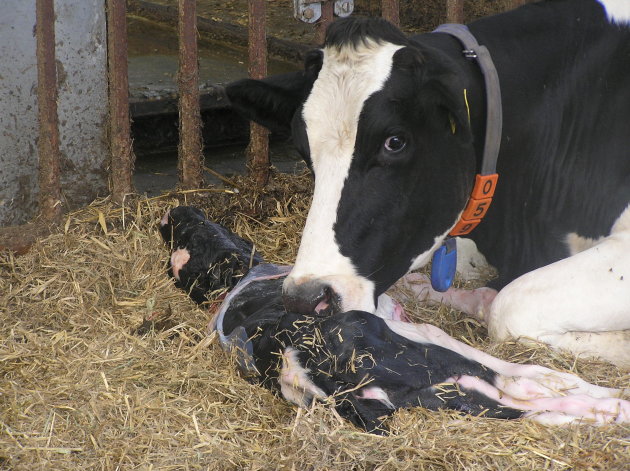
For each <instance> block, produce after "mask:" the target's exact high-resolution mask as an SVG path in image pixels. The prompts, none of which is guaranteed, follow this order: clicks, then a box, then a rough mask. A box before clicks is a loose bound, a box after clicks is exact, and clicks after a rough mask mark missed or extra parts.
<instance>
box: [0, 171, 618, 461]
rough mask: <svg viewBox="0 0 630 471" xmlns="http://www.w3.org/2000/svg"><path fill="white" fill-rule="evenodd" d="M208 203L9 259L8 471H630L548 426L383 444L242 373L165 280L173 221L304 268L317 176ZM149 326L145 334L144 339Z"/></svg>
mask: <svg viewBox="0 0 630 471" xmlns="http://www.w3.org/2000/svg"><path fill="white" fill-rule="evenodd" d="M236 183H237V185H239V187H240V188H241V191H240V192H238V193H235V192H226V191H225V190H223V189H209V190H208V191H204V192H201V193H175V194H171V195H165V196H163V197H160V198H157V199H149V200H147V199H142V198H137V199H133V200H130V201H128V202H127V204H126V205H125V207H124V208H122V209H121V208H117V207H115V206H113V205H112V204H110V203H109V202H107V201H99V202H95V203H93V204H92V205H91V206H90V207H88V208H86V209H84V210H81V211H79V212H75V213H73V214H70V215H69V216H68V218H67V221H66V223H65V225H64V227H61V228H59V230H57V231H56V232H55V233H53V234H52V235H51V236H49V237H47V238H46V239H44V240H41V241H40V242H38V243H36V245H35V246H33V248H32V249H31V250H30V251H29V252H28V253H27V254H26V255H23V256H21V257H17V258H15V257H13V256H12V255H11V254H9V253H3V254H1V255H0V329H1V334H0V469H11V470H29V471H30V470H40V469H41V470H44V469H45V470H52V469H55V470H63V469H72V470H76V469H103V470H115V469H142V470H144V469H156V470H157V469H160V470H197V469H199V470H201V469H211V470H229V469H248V470H249V469H251V470H256V469H261V470H265V469H293V470H310V469H313V470H350V469H352V470H363V469H382V470H390V469H391V470H398V469H401V470H402V469H413V470H424V469H426V470H438V469H447V470H467V469H479V470H486V469H501V470H507V469H514V470H516V469H528V470H529V469H536V470H542V469H593V470H615V469H618V470H622V469H629V468H630V427H628V426H627V425H625V426H606V427H601V428H596V427H591V426H587V425H583V426H573V427H569V428H555V427H544V426H541V425H537V424H534V423H530V422H527V421H511V422H508V421H499V420H492V419H484V418H473V417H466V416H461V415H458V414H455V413H450V412H427V411H424V410H421V409H414V410H408V411H400V412H398V413H397V414H396V415H395V416H394V418H393V419H392V420H391V421H390V422H389V424H390V428H391V435H390V436H386V437H378V436H372V435H368V434H366V433H363V432H361V431H359V430H358V429H356V428H354V427H353V426H352V425H350V424H349V423H347V422H344V421H342V420H341V419H340V418H339V417H338V416H337V415H336V414H335V412H334V411H333V409H332V408H331V407H328V406H327V405H326V404H317V405H315V406H314V407H313V408H312V409H309V410H298V409H297V408H295V407H293V406H291V405H289V404H288V403H286V402H285V401H283V400H282V399H281V398H278V397H275V396H274V395H273V394H271V393H270V392H269V391H267V390H265V389H262V388H260V387H258V386H256V385H251V384H249V383H248V382H247V381H245V380H244V379H243V378H241V377H240V376H239V374H238V373H237V371H236V369H235V368H234V363H233V360H232V359H231V358H229V356H228V355H226V354H225V353H224V352H223V351H222V350H221V349H220V348H219V346H218V342H217V339H216V337H215V336H214V335H210V336H208V335H207V333H206V326H207V323H208V321H209V319H210V314H209V312H208V309H212V308H213V306H216V304H215V305H212V304H210V305H209V306H205V307H202V308H200V307H197V306H196V305H194V304H193V303H192V302H191V301H190V300H189V299H188V298H187V296H186V294H185V293H183V292H180V291H178V290H177V289H176V288H175V287H174V286H173V283H172V280H169V279H168V277H167V275H166V266H167V265H166V264H167V259H168V252H167V250H166V247H165V246H164V244H163V243H162V241H161V238H160V235H159V233H158V231H157V223H158V221H159V219H160V218H161V216H162V215H163V214H164V212H165V210H166V209H167V208H169V207H172V206H175V205H178V204H194V205H197V206H199V207H201V208H203V209H204V210H206V211H207V212H208V214H209V216H210V218H212V219H214V220H215V221H217V222H221V223H223V224H226V225H227V226H228V227H229V228H231V229H233V230H235V231H236V232H237V233H238V234H240V235H241V236H243V237H247V238H250V239H252V240H254V241H255V243H256V246H257V248H258V249H259V250H260V251H261V253H262V254H263V255H264V256H265V258H266V259H267V260H268V261H270V262H274V263H289V262H291V261H292V260H293V258H294V257H295V252H296V248H297V245H298V240H299V234H300V230H301V226H302V224H303V222H304V218H305V215H306V211H307V207H308V199H309V197H308V195H309V192H310V181H309V177H308V175H306V174H304V175H299V176H287V175H276V176H275V177H274V179H273V181H272V183H271V185H270V187H269V188H268V189H267V190H266V191H265V192H264V193H263V194H257V193H254V192H251V191H247V190H244V188H247V186H248V185H249V183H248V182H247V180H245V179H239V180H238V181H237V182H236ZM406 308H407V310H408V312H410V314H411V316H412V317H413V318H414V319H415V320H416V321H420V322H423V321H424V322H431V323H434V324H436V325H438V326H439V327H441V328H443V329H445V330H446V331H447V332H449V333H450V334H451V335H453V336H455V337H457V338H459V339H463V340H465V341H468V342H469V343H471V344H472V345H474V346H475V347H478V348H482V349H484V350H486V351H489V352H490V353H492V354H495V355H498V356H500V357H502V358H504V359H507V360H510V361H519V362H536V363H540V364H543V365H545V366H550V367H553V368H557V369H562V370H567V371H571V372H573V373H577V374H579V375H581V376H582V377H584V378H585V379H586V380H588V381H591V382H595V383H597V384H601V385H604V386H611V387H627V386H628V383H629V379H630V378H629V376H628V375H627V374H626V375H624V374H622V373H621V372H619V371H618V370H616V369H615V368H613V367H611V366H609V365H607V364H605V363H600V362H595V361H585V360H579V361H576V360H574V359H573V358H571V357H569V356H565V355H561V354H558V353H555V352H552V351H550V350H548V349H547V348H545V347H542V346H541V347H539V348H531V347H524V346H521V345H516V344H513V343H506V344H502V345H499V346H493V345H491V344H489V343H488V342H487V341H486V339H485V331H484V329H483V328H482V327H480V326H478V325H477V324H476V323H475V322H474V321H472V320H470V319H466V318H463V317H462V316H461V315H460V314H458V313H456V312H453V311H451V310H448V309H446V308H443V307H442V308H439V309H433V308H432V309H428V308H426V307H424V306H422V305H421V304H419V303H417V304H413V303H412V304H408V305H407V306H406ZM141 326H142V328H141V329H138V328H139V327H141Z"/></svg>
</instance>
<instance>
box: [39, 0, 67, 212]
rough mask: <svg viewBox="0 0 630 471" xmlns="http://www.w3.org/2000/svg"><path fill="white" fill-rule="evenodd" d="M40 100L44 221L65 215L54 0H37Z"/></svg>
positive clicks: (40, 198) (40, 169)
mask: <svg viewBox="0 0 630 471" xmlns="http://www.w3.org/2000/svg"><path fill="white" fill-rule="evenodd" d="M36 21H37V25H36V33H35V34H36V43H37V46H36V47H37V103H38V108H39V109H38V115H39V140H38V144H37V150H38V153H39V214H40V217H41V218H42V219H43V220H44V221H48V222H54V221H58V220H59V219H60V216H61V181H60V160H61V153H60V151H59V118H58V116H57V66H56V63H55V8H54V5H53V0H37V3H36Z"/></svg>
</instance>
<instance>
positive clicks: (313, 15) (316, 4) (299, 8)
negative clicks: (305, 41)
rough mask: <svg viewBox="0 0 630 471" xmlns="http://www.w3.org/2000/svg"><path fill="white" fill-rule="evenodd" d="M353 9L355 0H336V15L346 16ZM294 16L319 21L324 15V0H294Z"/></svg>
mask: <svg viewBox="0 0 630 471" xmlns="http://www.w3.org/2000/svg"><path fill="white" fill-rule="evenodd" d="M329 1H332V0H329ZM353 11H354V0H335V15H336V16H338V17H340V18H345V17H346V16H350V15H351V14H352V12H353ZM293 16H294V17H295V19H296V20H300V21H303V22H304V23H315V22H317V20H319V19H320V18H321V16H322V0H320V1H317V0H293Z"/></svg>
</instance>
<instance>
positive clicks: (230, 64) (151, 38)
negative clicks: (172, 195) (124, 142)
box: [127, 18, 304, 197]
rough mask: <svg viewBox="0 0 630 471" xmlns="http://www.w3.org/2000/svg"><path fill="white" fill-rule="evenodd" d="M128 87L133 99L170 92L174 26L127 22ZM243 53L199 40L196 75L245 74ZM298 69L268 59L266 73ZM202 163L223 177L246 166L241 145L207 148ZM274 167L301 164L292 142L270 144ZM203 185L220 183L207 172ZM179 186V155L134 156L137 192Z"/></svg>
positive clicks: (217, 78)
mask: <svg viewBox="0 0 630 471" xmlns="http://www.w3.org/2000/svg"><path fill="white" fill-rule="evenodd" d="M127 29H128V43H129V88H130V93H131V94H132V95H140V94H142V95H145V96H146V95H147V94H149V95H151V94H155V95H160V94H162V93H163V92H165V91H167V92H168V91H174V90H175V89H176V86H175V74H176V72H177V60H178V58H177V53H178V51H177V39H176V36H175V32H174V30H173V29H172V28H169V27H166V26H161V25H158V24H155V23H152V22H149V21H146V20H143V19H141V18H129V19H128V23H127ZM246 61H247V58H246V52H245V51H243V50H240V49H238V48H230V47H228V46H225V45H217V44H209V43H207V42H203V41H200V42H199V76H200V82H202V83H205V82H207V83H226V82H229V81H231V80H237V79H239V78H244V77H246V76H247V64H246ZM291 70H296V66H295V65H293V64H290V63H288V62H283V61H278V60H272V61H269V72H270V73H271V74H274V73H282V72H288V71H291ZM204 154H205V158H206V162H205V165H206V166H207V167H209V168H212V169H213V170H215V171H217V172H219V173H220V174H222V175H225V176H227V177H230V176H233V175H235V174H242V173H244V172H245V171H246V167H245V145H244V144H243V145H235V146H230V147H223V148H211V149H206V150H205V152H204ZM270 154H271V159H272V164H273V166H274V167H276V168H277V169H278V170H279V171H282V172H296V171H300V170H302V169H303V168H304V164H303V163H302V162H301V160H300V159H299V157H298V156H297V155H296V152H295V150H294V149H293V148H292V146H291V145H290V143H286V142H278V143H273V144H272V146H271V152H270ZM205 180H206V182H207V183H211V184H218V183H219V180H218V179H216V178H215V177H213V176H212V175H210V174H209V173H206V174H205ZM176 183H177V153H176V152H173V151H166V152H162V153H152V154H150V155H138V156H137V160H136V165H135V171H134V184H135V187H136V190H137V191H138V193H140V194H146V195H147V196H149V197H151V196H156V195H159V194H160V193H161V192H162V191H167V190H171V189H173V188H174V187H175V185H176Z"/></svg>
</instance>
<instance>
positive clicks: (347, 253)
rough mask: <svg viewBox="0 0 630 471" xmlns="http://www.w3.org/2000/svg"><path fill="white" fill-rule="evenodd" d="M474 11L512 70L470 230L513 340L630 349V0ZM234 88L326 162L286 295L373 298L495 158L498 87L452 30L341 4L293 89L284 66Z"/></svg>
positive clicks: (303, 306)
mask: <svg viewBox="0 0 630 471" xmlns="http://www.w3.org/2000/svg"><path fill="white" fill-rule="evenodd" d="M469 28H470V31H471V32H472V33H473V34H474V35H475V37H476V38H477V40H478V41H479V43H480V44H483V45H485V46H486V47H487V48H488V49H489V51H490V54H491V56H492V59H493V61H494V64H495V66H496V69H497V71H498V75H499V80H500V84H501V95H502V100H503V117H504V120H503V133H502V139H501V150H500V154H499V158H498V166H497V170H498V173H499V175H500V177H499V183H498V186H497V190H496V194H495V197H494V200H493V203H492V206H491V208H490V210H489V212H488V214H487V216H486V217H485V219H484V220H483V221H482V223H481V224H480V225H479V226H478V227H477V228H476V229H475V230H474V231H473V232H472V233H471V235H470V237H471V238H472V239H474V240H475V242H476V243H477V245H478V247H479V249H480V251H481V252H482V253H483V254H484V255H485V256H486V257H487V259H488V261H489V262H490V263H491V264H492V265H494V266H495V267H496V268H497V269H498V271H499V278H498V279H497V280H495V282H494V287H496V288H500V289H501V291H500V293H499V294H498V295H497V296H496V298H494V299H493V300H491V301H492V302H491V303H490V302H488V303H486V304H485V305H484V306H483V307H484V309H482V311H483V312H481V317H482V318H483V320H485V321H486V322H487V323H488V326H489V332H490V334H491V335H492V336H493V337H494V338H497V339H504V338H508V337H517V338H519V337H529V338H534V339H537V340H540V341H543V342H547V343H549V344H551V345H555V346H558V347H562V348H567V349H569V350H572V351H573V352H575V353H588V354H595V355H600V356H603V357H604V358H607V359H609V360H611V361H613V362H615V363H617V364H621V365H630V340H629V338H630V335H629V334H628V331H629V330H630V209H628V208H629V203H630V2H626V1H623V0H601V1H596V0H556V1H546V2H540V3H535V4H529V5H526V6H524V7H521V8H519V9H517V10H514V11H511V12H508V13H505V14H502V15H497V16H493V17H488V18H484V19H482V20H479V21H476V22H474V23H472V24H470V25H469ZM284 80H285V81H286V77H285V79H284ZM227 93H228V96H229V98H230V99H231V101H232V102H233V103H234V105H235V107H236V108H237V109H240V110H242V111H244V112H246V113H248V114H249V116H250V117H252V118H253V119H255V120H258V121H261V122H263V123H267V124H269V123H272V124H275V125H277V126H280V125H282V124H283V123H284V125H285V126H288V125H289V123H291V127H292V131H293V136H294V141H295V142H296V144H297V146H298V149H299V150H300V151H301V152H302V154H303V155H304V157H305V159H306V160H307V161H308V162H310V163H311V165H312V168H313V171H314V173H315V178H316V184H315V194H314V198H313V203H312V207H311V210H310V212H309V216H308V219H307V223H306V227H305V230H304V234H303V238H302V242H301V245H300V250H299V254H298V257H297V261H296V265H295V268H294V270H293V272H292V273H291V275H290V276H289V277H288V279H287V281H286V282H285V285H284V286H285V300H286V302H287V305H288V306H290V307H292V308H295V309H297V310H301V311H309V310H310V309H312V308H313V307H314V306H317V305H318V304H320V303H328V302H329V301H330V300H331V299H332V300H337V303H338V304H339V305H340V306H341V308H342V310H350V309H361V310H367V311H374V310H375V308H376V306H375V304H376V303H375V300H376V299H377V297H378V295H380V294H381V293H382V292H383V291H385V290H386V289H387V288H388V287H389V286H391V285H392V284H393V283H394V282H395V281H396V280H397V279H399V278H400V277H401V276H403V275H404V274H405V273H406V272H408V271H410V270H413V269H415V268H419V267H421V266H423V265H425V264H426V263H427V262H428V261H429V259H430V256H431V254H432V252H433V251H434V250H435V249H436V248H437V247H438V246H439V245H440V244H441V243H442V241H443V240H444V238H445V237H446V236H447V234H448V233H449V231H450V230H451V229H452V228H453V226H454V225H455V224H456V222H457V221H458V219H459V217H460V214H461V212H462V210H463V209H464V206H465V204H466V201H467V199H468V196H469V194H470V190H471V188H472V184H473V181H474V176H475V173H476V172H478V169H479V167H480V165H481V162H480V159H481V157H480V156H481V155H482V150H483V149H482V147H483V142H484V133H485V125H486V115H485V101H484V99H485V89H484V82H483V78H482V75H481V73H480V71H479V69H478V66H477V64H476V63H475V62H473V61H470V60H468V59H466V58H464V56H463V55H462V46H461V44H460V43H459V41H458V40H457V39H455V38H453V37H451V36H450V35H447V34H443V33H434V34H423V35H418V36H414V37H412V38H406V37H404V36H403V35H402V34H401V33H400V32H398V31H397V30H395V29H394V28H392V27H390V26H388V25H387V24H384V23H383V22H379V21H375V20H373V21H366V20H344V21H340V22H337V24H333V26H331V28H330V29H329V34H328V36H327V41H326V45H325V47H324V49H323V52H322V53H321V54H320V55H313V56H312V57H310V58H309V59H308V60H307V63H306V68H305V72H304V73H300V74H296V75H295V76H294V77H293V83H292V85H291V87H290V90H287V88H286V87H285V86H283V85H281V84H280V82H275V81H274V79H273V78H272V79H270V80H268V81H267V82H258V83H254V82H252V81H244V82H240V83H236V84H233V85H231V86H228V87H227ZM261 97H264V100H262V101H261ZM261 105H262V106H261ZM578 252H579V253H578Z"/></svg>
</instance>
